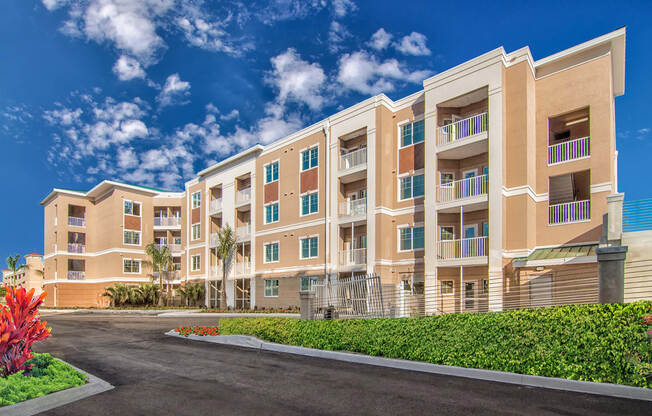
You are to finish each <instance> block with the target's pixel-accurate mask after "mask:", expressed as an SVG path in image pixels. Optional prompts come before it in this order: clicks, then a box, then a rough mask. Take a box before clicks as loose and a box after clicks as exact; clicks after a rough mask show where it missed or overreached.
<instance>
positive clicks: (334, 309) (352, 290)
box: [312, 275, 386, 319]
mask: <svg viewBox="0 0 652 416" xmlns="http://www.w3.org/2000/svg"><path fill="white" fill-rule="evenodd" d="M312 287H313V290H314V292H315V302H314V304H313V316H314V317H315V318H316V319H338V318H380V317H383V316H386V313H385V310H384V305H383V289H382V286H381V284H380V276H373V275H370V276H365V275H361V276H352V277H349V278H342V279H338V280H335V281H326V282H322V283H316V284H313V286H312Z"/></svg>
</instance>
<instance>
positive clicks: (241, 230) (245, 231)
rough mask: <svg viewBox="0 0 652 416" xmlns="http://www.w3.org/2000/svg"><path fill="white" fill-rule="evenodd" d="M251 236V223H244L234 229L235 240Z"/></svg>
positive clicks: (246, 238) (247, 238)
mask: <svg viewBox="0 0 652 416" xmlns="http://www.w3.org/2000/svg"><path fill="white" fill-rule="evenodd" d="M250 238H251V224H245V225H242V226H240V227H238V228H236V229H235V239H236V240H237V241H243V240H249V239H250Z"/></svg>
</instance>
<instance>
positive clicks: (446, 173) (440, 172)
mask: <svg viewBox="0 0 652 416" xmlns="http://www.w3.org/2000/svg"><path fill="white" fill-rule="evenodd" d="M442 175H451V176H452V177H453V180H451V181H450V182H449V183H448V184H444V182H443V181H442ZM453 182H455V172H451V171H447V170H440V171H439V186H441V187H444V186H445V187H452V186H453Z"/></svg>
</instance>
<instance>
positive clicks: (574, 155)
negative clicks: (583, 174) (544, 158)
mask: <svg viewBox="0 0 652 416" xmlns="http://www.w3.org/2000/svg"><path fill="white" fill-rule="evenodd" d="M590 154H591V149H590V146H589V137H588V136H587V137H581V138H579V139H573V140H569V141H567V142H563V143H558V144H553V145H552V146H548V164H549V165H554V164H557V163H563V162H568V161H571V160H575V159H581V158H583V157H589V155H590Z"/></svg>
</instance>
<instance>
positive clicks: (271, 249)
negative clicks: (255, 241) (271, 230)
mask: <svg viewBox="0 0 652 416" xmlns="http://www.w3.org/2000/svg"><path fill="white" fill-rule="evenodd" d="M264 247H265V261H264V262H265V263H274V262H277V261H278V243H269V244H265V246H264Z"/></svg>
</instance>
